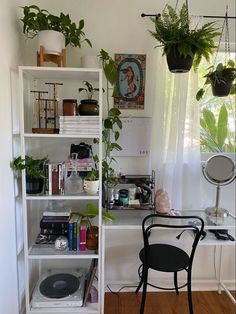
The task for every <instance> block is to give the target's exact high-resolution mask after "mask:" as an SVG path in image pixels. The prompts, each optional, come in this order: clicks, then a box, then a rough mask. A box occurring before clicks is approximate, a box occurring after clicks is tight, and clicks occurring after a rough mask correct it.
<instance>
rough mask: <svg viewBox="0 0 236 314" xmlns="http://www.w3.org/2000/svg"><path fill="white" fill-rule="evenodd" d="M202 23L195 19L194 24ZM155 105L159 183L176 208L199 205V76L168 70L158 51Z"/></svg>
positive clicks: (155, 156) (155, 160)
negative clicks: (197, 93)
mask: <svg viewBox="0 0 236 314" xmlns="http://www.w3.org/2000/svg"><path fill="white" fill-rule="evenodd" d="M201 23H202V19H201V17H196V18H193V19H192V27H193V28H195V27H197V26H199V25H200V24H201ZM157 56H158V57H157V58H158V61H157V65H156V66H157V69H158V70H157V76H156V80H157V91H156V99H155V103H156V105H154V106H153V108H154V110H153V117H154V119H153V128H152V148H153V149H152V153H151V164H152V167H153V169H155V170H156V173H157V187H158V188H164V189H165V190H166V191H167V192H168V194H169V196H170V200H171V207H172V208H174V209H176V210H181V209H198V208H200V204H201V202H200V177H201V160H200V122H199V118H200V108H199V104H198V103H197V101H196V99H195V95H196V92H197V90H198V76H197V73H195V72H194V71H193V69H192V70H191V71H190V72H188V73H184V74H183V73H181V74H180V73H178V74H174V73H171V72H169V70H168V67H167V63H166V60H165V57H164V56H161V51H160V50H159V51H158V53H157Z"/></svg>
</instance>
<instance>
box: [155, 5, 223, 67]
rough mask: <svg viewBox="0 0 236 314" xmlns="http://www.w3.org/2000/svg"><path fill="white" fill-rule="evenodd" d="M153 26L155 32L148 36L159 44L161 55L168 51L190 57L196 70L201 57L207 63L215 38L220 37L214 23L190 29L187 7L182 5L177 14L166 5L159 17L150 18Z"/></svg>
mask: <svg viewBox="0 0 236 314" xmlns="http://www.w3.org/2000/svg"><path fill="white" fill-rule="evenodd" d="M151 21H152V22H153V23H154V24H155V31H150V30H149V32H150V34H151V35H152V36H153V37H154V38H155V39H156V40H157V41H159V42H160V44H161V45H159V46H157V47H163V54H166V55H168V54H169V53H170V51H172V52H174V54H175V55H182V56H184V57H186V56H192V57H193V58H194V59H193V60H194V61H193V66H194V69H195V70H196V69H197V67H198V65H199V63H200V61H201V59H202V57H204V58H205V59H206V60H207V61H209V58H210V56H211V54H212V53H213V51H214V48H215V47H216V46H215V42H214V39H215V37H216V36H218V35H220V33H219V32H218V31H217V28H216V26H215V22H210V23H207V24H204V25H203V26H202V27H200V28H198V29H197V28H195V29H190V19H189V17H188V10H187V6H186V4H185V3H184V4H183V6H182V8H181V9H180V11H179V12H177V11H176V10H175V9H173V8H172V7H171V6H170V5H167V6H166V7H165V9H164V10H163V12H162V15H161V17H159V18H151Z"/></svg>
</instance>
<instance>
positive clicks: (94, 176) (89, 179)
mask: <svg viewBox="0 0 236 314" xmlns="http://www.w3.org/2000/svg"><path fill="white" fill-rule="evenodd" d="M98 161H99V160H98V155H93V162H94V167H93V168H92V170H91V171H89V172H88V174H87V175H86V177H85V178H84V190H85V192H87V193H89V194H97V192H98V189H99V170H98Z"/></svg>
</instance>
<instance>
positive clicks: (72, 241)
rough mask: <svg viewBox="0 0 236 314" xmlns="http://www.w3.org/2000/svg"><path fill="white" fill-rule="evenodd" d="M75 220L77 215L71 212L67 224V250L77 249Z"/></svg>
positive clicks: (76, 220)
mask: <svg viewBox="0 0 236 314" xmlns="http://www.w3.org/2000/svg"><path fill="white" fill-rule="evenodd" d="M77 222H78V216H77V215H74V214H72V215H71V217H70V220H69V225H68V247H69V251H76V250H77Z"/></svg>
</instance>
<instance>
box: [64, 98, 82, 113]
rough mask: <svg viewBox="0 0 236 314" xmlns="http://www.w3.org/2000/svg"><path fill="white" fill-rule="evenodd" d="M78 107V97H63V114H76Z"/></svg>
mask: <svg viewBox="0 0 236 314" xmlns="http://www.w3.org/2000/svg"><path fill="white" fill-rule="evenodd" d="M77 107H78V106H77V99H63V116H76V115H77V109H78V108H77Z"/></svg>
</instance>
